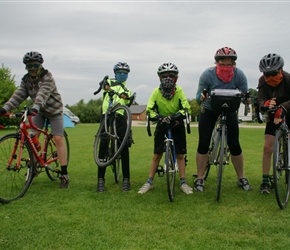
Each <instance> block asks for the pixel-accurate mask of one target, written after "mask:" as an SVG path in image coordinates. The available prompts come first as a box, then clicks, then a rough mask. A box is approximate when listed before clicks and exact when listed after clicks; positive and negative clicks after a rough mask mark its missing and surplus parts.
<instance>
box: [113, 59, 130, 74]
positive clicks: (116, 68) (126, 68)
mask: <svg viewBox="0 0 290 250" xmlns="http://www.w3.org/2000/svg"><path fill="white" fill-rule="evenodd" d="M113 70H114V73H116V72H117V71H119V70H124V71H127V72H128V73H129V72H130V67H129V65H128V64H127V63H125V62H118V63H117V64H116V65H115V66H114V68H113Z"/></svg>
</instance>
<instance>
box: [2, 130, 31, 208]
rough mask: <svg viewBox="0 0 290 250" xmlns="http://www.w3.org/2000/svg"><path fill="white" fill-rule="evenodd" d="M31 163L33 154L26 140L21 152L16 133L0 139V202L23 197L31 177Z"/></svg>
mask: <svg viewBox="0 0 290 250" xmlns="http://www.w3.org/2000/svg"><path fill="white" fill-rule="evenodd" d="M15 149H16V150H15ZM20 154H21V155H20ZM18 160H19V165H18ZM33 164H34V162H33V154H32V151H31V149H30V148H29V146H28V144H27V143H26V142H25V143H24V145H23V150H22V153H21V151H20V142H19V136H18V134H9V135H6V136H4V137H2V138H1V139H0V197H1V199H0V201H1V202H4V203H8V202H11V201H13V200H15V199H18V198H21V197H23V195H24V194H25V193H26V192H27V190H28V188H29V186H30V184H31V181H32V179H33V168H34V167H33Z"/></svg>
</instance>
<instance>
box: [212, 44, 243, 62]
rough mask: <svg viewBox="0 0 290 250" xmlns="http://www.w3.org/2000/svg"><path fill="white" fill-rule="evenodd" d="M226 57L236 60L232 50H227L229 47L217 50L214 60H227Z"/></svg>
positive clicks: (236, 56)
mask: <svg viewBox="0 0 290 250" xmlns="http://www.w3.org/2000/svg"><path fill="white" fill-rule="evenodd" d="M228 57H229V58H231V59H232V60H234V61H235V60H237V58H238V55H237V53H236V51H235V50H234V49H232V48H229V47H223V48H220V49H218V50H217V52H216V53H215V55H214V59H215V60H216V62H217V61H218V60H220V59H223V58H228Z"/></svg>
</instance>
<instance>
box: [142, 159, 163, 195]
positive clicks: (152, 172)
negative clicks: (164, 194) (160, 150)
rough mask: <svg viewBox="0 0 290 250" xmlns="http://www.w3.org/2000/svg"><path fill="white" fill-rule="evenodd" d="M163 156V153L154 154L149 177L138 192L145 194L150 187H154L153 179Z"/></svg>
mask: <svg viewBox="0 0 290 250" xmlns="http://www.w3.org/2000/svg"><path fill="white" fill-rule="evenodd" d="M161 158H162V154H153V157H152V161H151V165H150V170H149V177H148V180H147V181H146V182H145V184H144V185H143V186H142V187H141V188H140V189H139V191H138V194H144V193H146V192H148V191H149V190H150V189H153V179H154V175H155V172H156V168H157V166H158V165H159V162H160V160H161Z"/></svg>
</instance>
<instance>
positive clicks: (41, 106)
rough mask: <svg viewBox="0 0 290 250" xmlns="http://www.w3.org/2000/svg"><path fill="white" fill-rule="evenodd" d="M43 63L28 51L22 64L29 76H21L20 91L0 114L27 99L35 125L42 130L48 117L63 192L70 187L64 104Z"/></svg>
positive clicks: (32, 132)
mask: <svg viewBox="0 0 290 250" xmlns="http://www.w3.org/2000/svg"><path fill="white" fill-rule="evenodd" d="M43 61H44V60H43V57H42V55H41V54H40V53H38V52H36V51H30V52H27V53H26V54H25V55H24V57H23V63H24V64H25V69H26V70H27V71H28V73H27V74H25V75H24V77H23V78H22V80H21V83H20V86H19V88H18V89H17V90H16V91H15V92H14V93H13V95H12V96H11V98H10V99H9V100H8V102H6V103H5V105H4V107H3V108H0V114H5V113H6V112H9V111H11V110H13V109H15V108H17V107H18V106H19V105H20V104H21V103H22V102H23V101H24V100H26V99H27V98H28V97H30V98H31V99H32V101H33V106H32V108H31V111H32V112H34V113H36V115H35V116H34V117H33V122H34V123H35V125H36V126H37V127H39V128H42V127H43V125H44V121H45V117H47V118H49V121H50V125H51V130H52V134H53V137H54V140H55V143H56V148H57V152H58V156H59V161H60V164H61V177H60V180H61V183H60V188H62V189H63V188H68V187H69V176H68V172H67V158H66V146H65V142H64V138H63V133H64V129H63V114H62V113H63V103H62V99H61V95H60V94H59V92H58V90H57V87H56V84H55V81H54V78H53V76H52V74H51V72H49V71H48V70H47V69H45V68H44V67H43V66H42V64H43ZM30 133H31V136H32V135H34V136H37V137H38V136H39V133H38V132H36V131H35V130H33V129H32V130H31V132H30Z"/></svg>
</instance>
